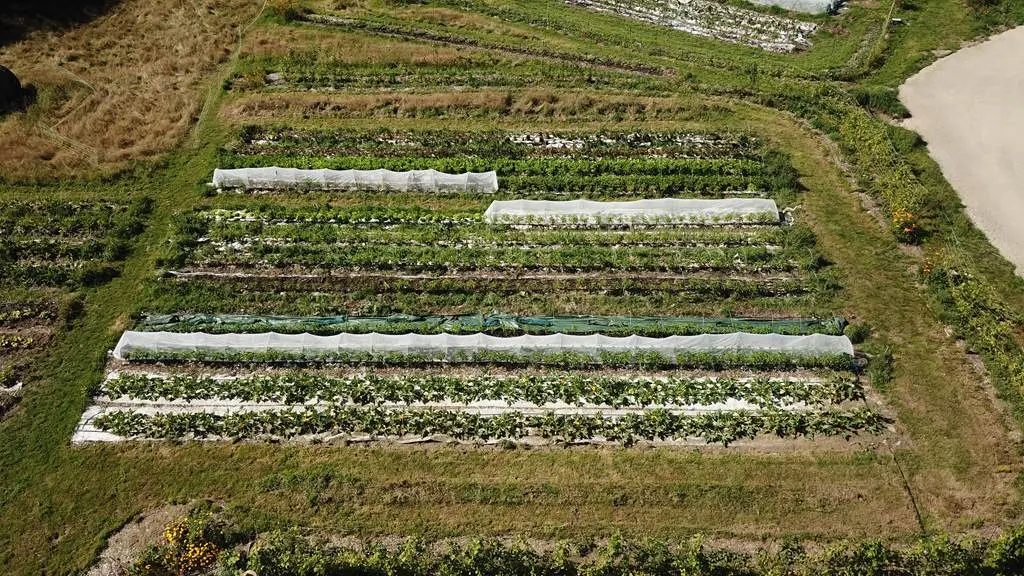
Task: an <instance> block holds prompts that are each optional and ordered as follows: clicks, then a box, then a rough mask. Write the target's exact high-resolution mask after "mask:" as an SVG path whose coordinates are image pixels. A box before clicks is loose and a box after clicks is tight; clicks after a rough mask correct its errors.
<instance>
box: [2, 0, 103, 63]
mask: <svg viewBox="0 0 1024 576" xmlns="http://www.w3.org/2000/svg"><path fill="white" fill-rule="evenodd" d="M119 2H120V0H0V46H4V45H7V44H10V43H12V42H17V41H18V40H20V39H22V38H24V37H25V36H26V35H27V34H29V33H30V32H33V31H35V30H60V29H63V28H69V27H72V26H78V25H81V24H84V23H86V22H89V21H90V20H92V19H94V18H96V17H98V16H100V15H102V14H103V13H105V12H106V11H108V10H110V8H112V7H113V6H116V5H117V4H118V3H119ZM0 64H3V62H0Z"/></svg>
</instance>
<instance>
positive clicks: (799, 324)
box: [134, 314, 846, 338]
mask: <svg viewBox="0 0 1024 576" xmlns="http://www.w3.org/2000/svg"><path fill="white" fill-rule="evenodd" d="M845 326H846V320H845V319H844V318H829V319H826V320H817V319H800V318H792V319H782V320H778V319H771V320H766V319H753V318H708V317H642V316H554V317H552V316H511V315H507V314H486V315H483V314H463V315H449V316H409V315H394V316H306V317H302V316H254V315H206V314H170V315H152V314H150V315H145V316H144V317H143V318H142V319H141V320H140V321H139V322H137V323H136V326H135V327H134V330H136V331H140V332H203V333H206V334H229V333H235V334H259V333H268V332H275V333H277V334H315V335H318V336H331V335H335V334H343V333H347V334H369V333H371V332H376V333H378V334H442V333H444V334H479V333H483V334H490V335H493V336H519V335H523V334H534V335H542V334H575V335H580V334H604V335H606V336H632V335H639V336H646V337H650V338H661V337H666V336H692V335H697V334H725V333H730V332H746V333H748V334H784V335H806V334H827V335H833V336H839V335H841V334H843V329H844V327H845Z"/></svg>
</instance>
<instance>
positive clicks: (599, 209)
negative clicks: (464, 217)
mask: <svg viewBox="0 0 1024 576" xmlns="http://www.w3.org/2000/svg"><path fill="white" fill-rule="evenodd" d="M778 218H779V207H778V206H777V205H776V204H775V201H774V200H769V199H765V198H725V199H721V200H703V199H685V198H660V199H654V200H633V201H628V202H597V201H594V200H497V201H495V202H492V203H491V205H490V206H489V207H488V208H487V211H486V212H484V220H485V221H487V222H491V223H516V222H538V223H546V222H585V223H590V224H600V223H609V224H612V223H631V222H703V223H723V224H724V223H732V222H751V221H764V220H768V219H778Z"/></svg>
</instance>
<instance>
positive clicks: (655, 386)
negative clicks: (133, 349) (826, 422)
mask: <svg viewBox="0 0 1024 576" xmlns="http://www.w3.org/2000/svg"><path fill="white" fill-rule="evenodd" d="M102 392H103V393H105V394H106V395H107V396H108V397H109V398H110V399H112V400H118V401H123V400H124V399H127V398H130V399H137V400H149V401H156V400H189V401H191V400H213V399H229V400H235V401H241V402H270V403H277V404H304V403H306V402H310V401H320V402H335V403H338V404H346V403H349V404H357V405H367V406H368V405H381V404H384V403H403V404H415V403H426V402H452V403H457V404H468V403H471V402H478V401H483V400H500V401H502V402H507V403H508V405H509V406H512V404H514V403H516V402H529V403H532V404H536V405H538V406H540V405H545V404H552V403H556V402H561V403H565V404H569V405H577V406H580V405H583V404H590V405H599V406H610V407H613V408H622V407H653V406H659V405H660V406H665V405H677V406H685V405H705V406H707V405H713V404H722V403H724V402H726V401H728V400H730V399H735V400H741V401H745V402H750V403H752V404H756V405H758V406H761V407H768V406H786V405H792V404H797V403H803V404H807V405H820V404H842V403H843V402H848V401H856V400H862V399H863V398H864V392H863V388H862V387H861V385H860V384H859V383H858V382H857V381H856V380H853V379H850V378H845V377H839V376H832V377H829V378H825V379H823V380H820V381H805V380H795V379H779V378H768V377H755V378H743V379H741V378H726V377H720V378H714V379H710V378H688V377H677V376H671V375H670V376H667V377H645V376H629V377H627V376H601V375H588V374H584V373H565V372H559V373H545V374H529V373H521V372H520V373H516V374H515V375H511V376H491V375H483V376H449V375H443V374H401V375H395V376H385V375H376V374H373V373H367V374H359V375H353V376H345V377H339V376H330V375H324V374H312V373H308V372H300V371H289V372H287V373H283V374H277V375H250V376H242V377H237V378H223V377H216V378H215V377H211V376H199V375H191V374H177V375H167V376H151V375H148V374H136V373H121V374H117V375H115V376H114V377H112V378H110V379H108V380H107V381H106V382H104V384H103V388H102Z"/></svg>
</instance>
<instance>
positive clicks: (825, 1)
mask: <svg viewBox="0 0 1024 576" xmlns="http://www.w3.org/2000/svg"><path fill="white" fill-rule="evenodd" d="M750 1H751V2H752V3H754V4H760V5H761V6H778V7H779V8H782V9H783V10H792V11H793V12H803V13H805V14H824V13H826V12H833V11H836V10H838V9H839V7H840V6H842V5H843V0H750Z"/></svg>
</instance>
